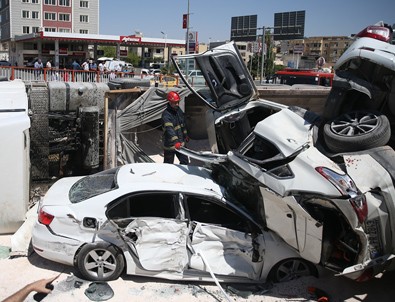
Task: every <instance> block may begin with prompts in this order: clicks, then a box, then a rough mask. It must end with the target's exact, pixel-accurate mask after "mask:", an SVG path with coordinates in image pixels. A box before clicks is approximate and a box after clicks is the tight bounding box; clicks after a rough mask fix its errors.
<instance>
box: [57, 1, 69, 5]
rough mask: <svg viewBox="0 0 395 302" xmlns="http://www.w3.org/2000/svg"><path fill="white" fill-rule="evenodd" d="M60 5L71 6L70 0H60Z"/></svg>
mask: <svg viewBox="0 0 395 302" xmlns="http://www.w3.org/2000/svg"><path fill="white" fill-rule="evenodd" d="M59 6H70V0H59Z"/></svg>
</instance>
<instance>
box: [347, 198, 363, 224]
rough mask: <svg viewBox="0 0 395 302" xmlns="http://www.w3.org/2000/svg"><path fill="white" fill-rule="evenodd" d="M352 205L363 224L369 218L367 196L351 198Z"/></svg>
mask: <svg viewBox="0 0 395 302" xmlns="http://www.w3.org/2000/svg"><path fill="white" fill-rule="evenodd" d="M349 200H350V203H351V205H352V207H353V208H354V211H355V213H356V214H357V217H358V221H359V223H363V222H364V221H365V220H366V217H368V205H367V203H366V198H365V195H358V196H357V197H354V198H350V199H349Z"/></svg>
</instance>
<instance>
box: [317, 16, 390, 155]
mask: <svg viewBox="0 0 395 302" xmlns="http://www.w3.org/2000/svg"><path fill="white" fill-rule="evenodd" d="M392 37H393V30H392V27H391V26H389V25H386V24H384V23H383V22H379V23H377V24H375V25H373V26H368V27H367V28H365V29H364V30H362V31H361V32H359V33H358V34H357V35H356V40H355V41H354V42H353V43H352V44H351V45H350V46H349V47H348V49H347V50H346V51H345V52H344V53H343V55H342V56H341V57H340V58H339V60H338V61H337V62H336V65H335V66H334V69H335V77H334V80H333V87H332V89H331V91H330V94H329V96H328V99H327V102H326V105H325V109H324V114H323V118H324V121H323V122H324V124H325V125H324V127H323V135H324V139H325V143H326V147H327V148H328V149H329V150H330V151H331V152H334V153H338V152H349V151H360V150H366V149H370V148H374V147H380V146H383V145H385V144H387V143H388V144H389V145H390V146H392V147H395V139H394V136H393V135H391V133H392V134H394V133H395V129H394V128H392V127H393V125H395V64H394V57H395V45H393V44H390V43H391V41H392ZM391 128H392V129H391ZM391 130H392V131H391Z"/></svg>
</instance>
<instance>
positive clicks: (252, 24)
mask: <svg viewBox="0 0 395 302" xmlns="http://www.w3.org/2000/svg"><path fill="white" fill-rule="evenodd" d="M257 21H258V16H257V15H250V16H239V17H232V22H231V29H230V40H233V41H236V42H238V41H244V42H251V41H256V31H257Z"/></svg>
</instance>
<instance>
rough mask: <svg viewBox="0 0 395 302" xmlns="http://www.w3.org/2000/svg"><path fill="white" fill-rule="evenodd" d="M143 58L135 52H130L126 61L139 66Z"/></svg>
mask: <svg viewBox="0 0 395 302" xmlns="http://www.w3.org/2000/svg"><path fill="white" fill-rule="evenodd" d="M140 60H141V58H140V57H139V56H138V55H137V54H136V53H134V52H130V51H129V52H128V57H127V58H126V61H127V62H129V63H131V64H132V65H133V66H139V64H140Z"/></svg>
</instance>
